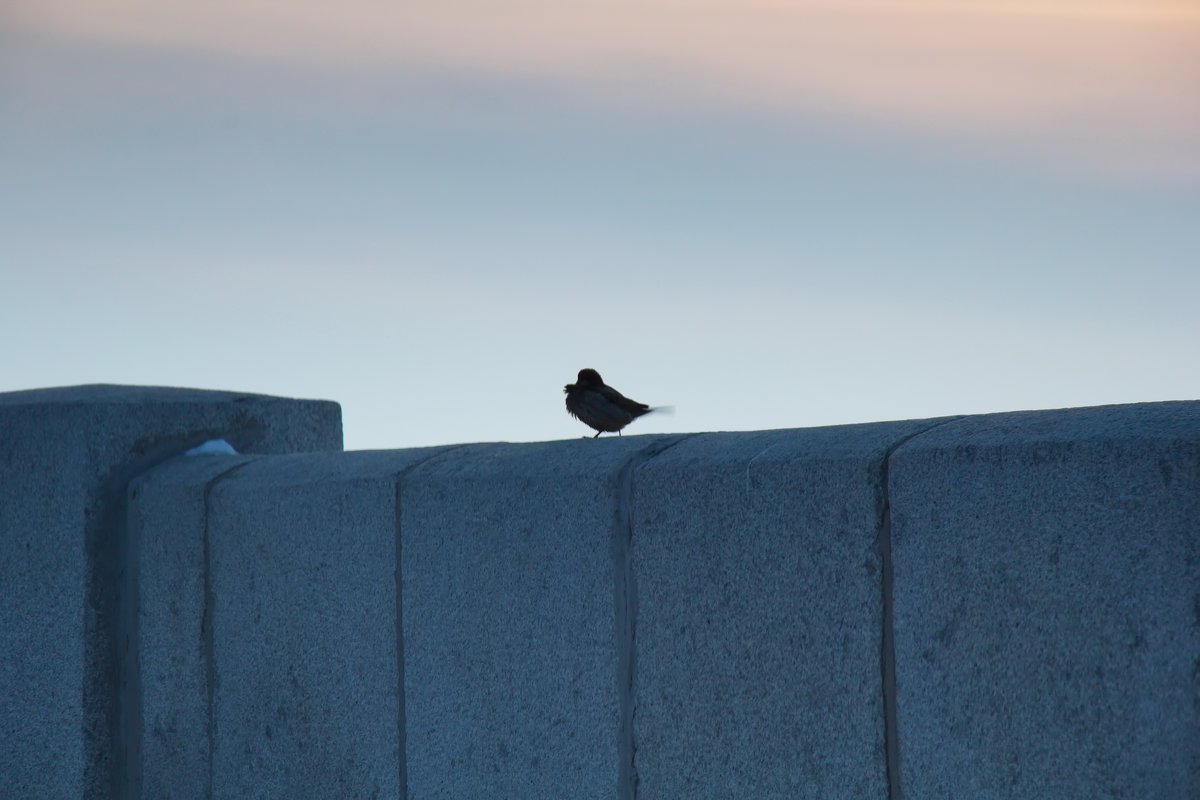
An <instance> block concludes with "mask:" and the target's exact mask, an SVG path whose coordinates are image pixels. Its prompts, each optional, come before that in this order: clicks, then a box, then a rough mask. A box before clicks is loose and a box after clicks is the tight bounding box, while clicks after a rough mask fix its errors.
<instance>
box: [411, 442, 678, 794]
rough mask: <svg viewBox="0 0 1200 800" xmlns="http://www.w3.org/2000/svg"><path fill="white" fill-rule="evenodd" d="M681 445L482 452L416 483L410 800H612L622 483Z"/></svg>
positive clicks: (444, 460)
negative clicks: (624, 475)
mask: <svg viewBox="0 0 1200 800" xmlns="http://www.w3.org/2000/svg"><path fill="white" fill-rule="evenodd" d="M669 441H672V437H621V438H612V439H607V440H591V439H589V440H587V441H579V440H575V441H565V442H549V443H541V444H525V445H478V446H472V447H467V448H462V449H459V450H455V451H452V452H449V453H447V454H446V455H445V456H443V457H440V458H437V459H434V460H432V461H430V462H428V463H427V464H425V465H423V466H421V467H420V468H418V469H416V470H414V471H413V472H412V473H410V475H409V476H408V477H407V478H406V479H405V481H404V482H403V485H402V489H401V501H400V511H401V525H400V530H401V541H402V551H403V552H402V563H403V567H404V580H403V588H404V647H405V697H406V701H405V709H406V711H405V713H406V717H407V722H408V725H407V731H408V732H407V739H408V741H407V752H408V790H409V797H411V798H420V800H429V799H430V798H464V797H479V798H483V797H513V798H515V797H522V798H524V797H571V798H611V797H613V796H614V794H615V793H616V791H617V786H618V780H619V778H620V769H619V764H618V738H619V734H620V732H619V728H620V709H619V697H620V694H619V688H620V687H619V685H618V678H619V675H618V662H619V657H618V652H617V645H616V640H617V634H616V630H615V627H616V623H617V621H616V619H615V616H616V610H615V602H616V601H615V598H614V589H613V586H614V576H613V558H612V552H611V546H612V539H613V533H614V525H615V514H614V509H615V507H616V503H617V493H618V491H619V487H618V485H617V482H616V480H615V478H616V476H617V475H618V474H619V473H620V471H621V468H622V466H623V465H625V464H626V463H627V462H629V460H630V459H636V458H638V457H639V453H641V452H642V451H644V450H646V449H647V448H654V447H657V446H662V444H663V443H664V442H669Z"/></svg>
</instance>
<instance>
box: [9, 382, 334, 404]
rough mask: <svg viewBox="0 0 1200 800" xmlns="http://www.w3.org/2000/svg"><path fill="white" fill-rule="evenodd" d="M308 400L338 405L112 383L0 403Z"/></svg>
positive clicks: (20, 394) (25, 394)
mask: <svg viewBox="0 0 1200 800" xmlns="http://www.w3.org/2000/svg"><path fill="white" fill-rule="evenodd" d="M231 401H232V402H257V403H271V402H282V403H305V404H309V403H311V404H321V405H325V404H327V405H333V406H337V405H338V403H337V402H336V401H334V400H322V399H303V398H290V397H280V396H278V395H269V394H256V393H254V392H232V391H225V390H216V389H192V388H186V387H174V386H135V385H125V384H111V383H92V384H80V385H77V386H55V387H49V388H43V389H22V390H19V391H14V392H0V406H23V405H96V404H138V405H140V404H146V403H228V402H231Z"/></svg>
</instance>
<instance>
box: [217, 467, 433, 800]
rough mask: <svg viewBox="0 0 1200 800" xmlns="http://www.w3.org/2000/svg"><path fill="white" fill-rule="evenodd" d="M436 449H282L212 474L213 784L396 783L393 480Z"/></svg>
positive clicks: (293, 787)
mask: <svg viewBox="0 0 1200 800" xmlns="http://www.w3.org/2000/svg"><path fill="white" fill-rule="evenodd" d="M438 452H439V451H438V450H437V449H431V450H421V449H417V450H404V451H394V452H366V453H345V454H341V455H338V456H333V457H330V456H281V457H278V458H271V459H263V460H261V461H257V462H255V463H252V464H249V465H247V466H246V467H244V468H243V469H239V470H238V471H236V472H233V473H230V474H229V475H228V476H227V477H225V478H224V479H222V480H220V481H218V482H216V483H215V484H214V485H213V486H212V488H211V490H210V502H209V518H208V542H209V552H210V557H209V564H208V569H209V576H210V578H209V580H210V587H211V589H210V599H209V602H210V604H211V619H212V645H211V647H212V664H213V667H212V670H213V672H212V676H211V688H210V691H211V692H212V701H211V702H212V712H211V713H212V730H213V731H214V732H215V733H214V740H213V751H212V777H211V780H212V794H211V796H212V797H213V798H229V799H230V800H232V799H233V798H238V799H241V798H278V797H337V798H396V797H400V796H402V795H403V774H402V772H403V763H404V762H403V756H404V745H403V742H404V739H403V722H402V720H403V716H402V715H403V705H402V702H403V701H402V696H401V686H402V681H403V671H402V670H403V662H402V652H401V646H400V645H399V642H398V634H399V630H400V626H399V621H398V613H399V606H398V601H399V598H398V591H397V583H396V582H397V572H398V565H397V550H396V542H397V538H398V531H397V527H396V520H397V513H396V494H397V489H396V486H397V481H398V477H399V475H400V474H401V473H403V472H405V471H406V470H408V469H410V468H411V467H413V466H414V465H417V464H419V463H421V462H422V461H424V460H426V459H429V458H431V457H433V456H435V455H436V454H437V453H438Z"/></svg>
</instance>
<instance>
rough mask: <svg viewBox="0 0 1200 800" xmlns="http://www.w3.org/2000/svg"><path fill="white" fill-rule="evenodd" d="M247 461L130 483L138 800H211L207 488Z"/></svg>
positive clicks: (195, 465) (175, 465)
mask: <svg viewBox="0 0 1200 800" xmlns="http://www.w3.org/2000/svg"><path fill="white" fill-rule="evenodd" d="M250 460H251V459H249V458H246V457H225V456H202V457H195V458H176V459H172V460H170V461H168V462H166V463H165V464H163V465H162V466H160V467H157V468H155V469H152V470H150V471H148V472H146V473H143V474H142V475H140V476H139V477H138V478H136V479H134V481H133V482H132V483H131V484H130V488H129V513H128V535H129V540H130V542H131V547H130V551H131V552H132V553H133V554H134V556H135V557H134V559H132V563H133V565H134V568H135V569H136V570H137V574H138V582H139V591H138V596H139V604H138V637H137V638H138V662H139V664H140V667H141V669H140V673H141V708H142V725H141V732H142V733H141V736H142V746H141V752H142V764H141V775H142V778H141V784H142V791H141V797H145V798H147V800H192V799H193V798H206V797H209V796H210V784H209V764H210V748H211V738H210V737H211V735H212V729H211V725H210V720H209V700H210V693H209V682H210V678H211V676H212V667H213V664H212V650H211V647H212V638H211V636H210V635H209V631H210V629H211V621H210V620H209V619H208V617H207V611H208V607H209V606H208V600H209V593H210V586H209V581H208V577H209V572H208V531H207V528H206V523H207V501H208V487H209V486H210V485H211V484H212V482H214V481H217V480H219V479H220V478H221V477H222V476H225V475H228V474H229V473H231V472H232V471H233V470H237V469H240V468H241V467H242V466H243V465H245V464H246V463H248V462H249V461H250Z"/></svg>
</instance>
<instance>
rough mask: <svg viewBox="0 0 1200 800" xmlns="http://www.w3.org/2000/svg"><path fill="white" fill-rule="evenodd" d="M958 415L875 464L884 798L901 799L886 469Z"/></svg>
mask: <svg viewBox="0 0 1200 800" xmlns="http://www.w3.org/2000/svg"><path fill="white" fill-rule="evenodd" d="M962 418H963V417H962V416H957V417H951V418H949V419H944V420H942V421H940V422H937V423H935V424H933V425H930V426H928V427H926V428H922V429H921V430H919V431H916V432H914V433H910V434H908V435H907V436H904V437H902V438H900V439H899V440H898V441H896V442H894V443H892V444H891V445H889V446H888V448H887V449H886V450H885V451H884V453H883V457H882V458H881V459H880V460H879V464H878V466H877V467H875V470H874V471H876V473H877V475H878V481H879V488H878V495H877V496H878V498H879V499H878V503H879V507H878V511H877V518H876V530H877V544H878V547H879V560H880V584H881V586H880V593H881V596H882V617H883V619H882V628H883V630H882V635H881V636H880V654H879V671H880V684H881V691H882V696H883V750H884V764H885V774H886V779H887V790H888V800H902V798H903V796H904V794H903V788H902V787H901V785H900V730H899V717H898V715H897V709H896V629H895V617H894V615H895V605H894V603H895V600H894V596H893V593H894V591H895V574H894V568H893V563H892V503H891V493H890V489H889V481H890V478H889V472H890V469H891V461H892V456H893V455H895V453H896V451H897V450H899V449H900V448H901V447H903V446H904V445H906V444H908V443H909V442H911V441H912V440H913V439H916V438H917V437H918V436H922V435H924V434H926V433H929V432H930V431H931V430H933V429H934V428H940V427H941V426H943V425H948V424H950V423H951V422H956V421H958V420H960V419H962Z"/></svg>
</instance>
